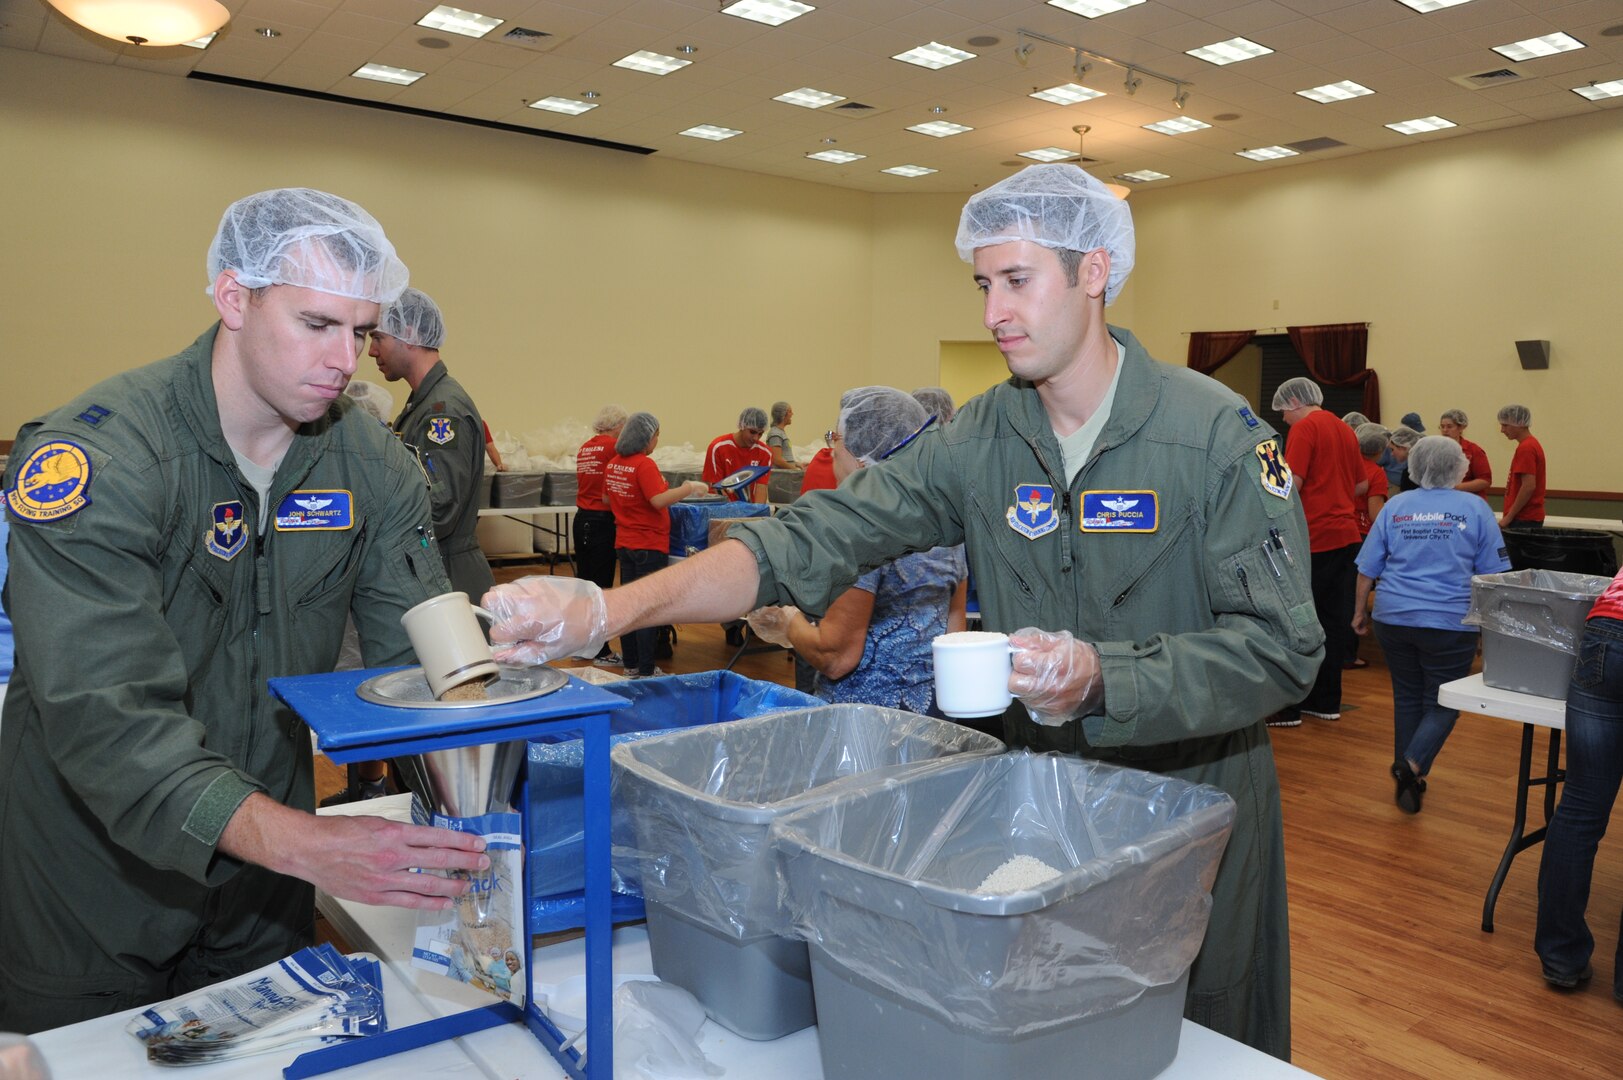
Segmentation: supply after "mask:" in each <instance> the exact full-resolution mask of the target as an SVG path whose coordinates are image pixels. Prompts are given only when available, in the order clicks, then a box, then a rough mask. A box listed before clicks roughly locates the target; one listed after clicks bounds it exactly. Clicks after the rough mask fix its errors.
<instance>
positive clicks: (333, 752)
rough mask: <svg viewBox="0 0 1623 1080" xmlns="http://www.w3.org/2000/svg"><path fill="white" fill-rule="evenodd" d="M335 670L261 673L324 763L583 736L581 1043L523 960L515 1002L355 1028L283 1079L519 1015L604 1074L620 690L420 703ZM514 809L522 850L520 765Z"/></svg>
mask: <svg viewBox="0 0 1623 1080" xmlns="http://www.w3.org/2000/svg"><path fill="white" fill-rule="evenodd" d="M388 670H396V669H387V668H385V669H372V670H365V671H335V672H331V673H327V674H322V675H298V676H290V677H286V678H277V679H271V680H270V683H269V686H270V692H271V693H272V694H274V695H275V696H276V697H278V698H280V699H281V700H282V701H283V702H284V703H286V704H287V706H288V707H289V708H291V709H292V710H293V711H294V712H296V713H298V715H299V716H300V718H302V719H303V720H304V722H305V723H306V724H308V725H309V726H310V728H311V730H313V731H314V732H315V733H316V741H317V745H318V746H319V747H320V748H321V750H322V752H323V753H325V754H326V755H327V756H328V757H329V758H331V759H332V760H333V761H334V762H336V763H338V764H340V765H343V764H347V763H349V762H353V761H375V760H377V759H379V758H385V757H395V756H397V755H401V754H417V753H424V752H426V751H430V750H450V749H454V748H456V747H459V746H475V745H479V744H481V743H492V742H507V741H509V740H513V739H532V738H537V737H539V736H542V735H555V734H566V733H570V732H579V733H580V736H581V739H582V742H583V744H584V747H585V760H584V765H585V772H584V779H583V788H584V791H583V798H582V802H583V808H584V812H585V819H586V844H585V846H586V915H585V920H584V922H585V928H586V1032H585V1035H586V1042H585V1047H586V1050H585V1052H582V1051H579V1050H576V1049H575V1048H574V1047H572V1046H571V1047H568V1048H566V1047H565V1045H564V1044H565V1042H567V1041H568V1040H566V1039H564V1038H563V1035H562V1033H561V1032H559V1031H558V1029H557V1028H556V1027H555V1026H553V1024H552V1023H551V1022H550V1021H549V1020H547V1018H546V1017H545V1016H543V1015H542V1013H541V1010H540V1009H539V1008H538V1007H537V1006H536V1004H535V984H534V973H533V971H532V968H533V967H534V965H533V964H526V965H525V967H524V1002H525V1007H524V1010H523V1012H522V1013H521V1012H520V1010H519V1009H518V1008H517V1007H516V1006H514V1005H511V1004H509V1003H507V1002H493V1003H491V1004H490V1005H487V1006H484V1007H482V1008H477V1009H470V1010H468V1011H467V1012H462V1013H456V1014H453V1015H451V1016H443V1017H437V1018H436V1019H433V1020H427V1021H424V1022H423V1023H420V1024H413V1025H411V1026H409V1027H404V1028H397V1029H395V1030H392V1031H388V1032H385V1033H383V1034H381V1035H374V1036H372V1037H370V1038H365V1039H353V1040H349V1041H347V1042H344V1043H340V1044H337V1045H333V1046H326V1047H322V1048H321V1049H319V1050H312V1051H310V1052H308V1053H305V1054H301V1055H299V1057H298V1058H297V1059H295V1060H294V1062H293V1063H292V1064H291V1065H289V1066H288V1067H287V1068H286V1069H284V1070H283V1071H282V1075H283V1076H284V1077H287V1078H288V1080H300V1078H303V1077H310V1076H319V1075H321V1074H323V1073H328V1072H332V1071H333V1070H334V1069H342V1068H346V1067H348V1066H350V1065H357V1064H360V1063H361V1062H365V1061H372V1060H374V1059H376V1058H380V1057H386V1056H388V1055H390V1054H397V1053H400V1052H401V1051H404V1050H414V1049H416V1048H418V1047H421V1046H427V1045H430V1044H432V1043H436V1042H441V1041H443V1040H445V1039H454V1038H456V1037H458V1036H460V1035H467V1034H471V1033H473V1032H476V1031H483V1030H485V1029H486V1028H491V1027H496V1026H497V1025H500V1024H506V1023H513V1022H515V1021H522V1022H523V1023H524V1024H525V1025H526V1026H527V1027H528V1028H529V1029H530V1031H531V1032H532V1033H533V1034H534V1035H535V1037H536V1039H537V1040H538V1041H539V1042H540V1043H541V1044H542V1045H543V1046H545V1047H546V1048H547V1050H548V1052H550V1053H551V1054H552V1056H553V1057H554V1058H556V1059H557V1061H558V1064H559V1065H561V1066H562V1067H563V1070H564V1072H565V1073H567V1074H568V1075H569V1076H571V1077H574V1078H575V1080H613V1077H614V1045H613V1038H614V1018H613V1014H612V1011H611V1010H612V1009H613V997H612V991H613V985H614V979H613V967H612V963H611V955H610V951H609V944H610V942H609V935H610V933H611V931H612V929H613V924H612V922H611V921H610V896H611V893H610V886H609V863H610V855H609V713H611V712H613V711H614V710H616V709H624V708H628V707H629V706H630V704H631V702H629V701H628V700H626V699H625V698H622V697H620V696H618V695H615V694H611V693H609V692H608V691H606V690H602V689H600V688H598V687H595V686H591V685H589V684H587V683H584V682H581V681H580V680H578V679H571V680H570V681H569V684H568V685H567V686H565V687H563V688H562V689H560V690H558V691H556V692H554V693H552V694H548V695H546V696H545V697H539V698H532V699H530V700H528V701H520V702H512V703H501V702H498V703H496V704H493V705H481V706H477V707H473V708H466V709H423V708H410V707H406V706H389V705H377V704H373V703H372V702H369V701H364V700H362V699H361V698H360V697H359V696H358V695H357V694H356V692H355V691H356V688H357V687H359V686H360V684H361V683H363V682H365V681H366V680H367V679H370V678H372V677H373V676H375V675H379V674H382V673H383V672H384V671H388ZM520 776H521V780H520V786H519V802H520V807H519V809H520V814H521V816H522V818H523V821H524V849H525V850H526V851H528V850H529V847H530V836H529V831H530V829H529V814H528V804H529V784H528V781H527V779H524V778H523V773H522V772H521V774H520ZM532 924H533V918H532V915H531V905H530V904H529V903H525V904H524V931H525V937H526V940H529V939H533V937H534V935H535V928H534V926H533V925H532Z"/></svg>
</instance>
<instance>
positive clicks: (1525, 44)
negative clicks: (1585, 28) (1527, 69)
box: [1493, 32, 1584, 63]
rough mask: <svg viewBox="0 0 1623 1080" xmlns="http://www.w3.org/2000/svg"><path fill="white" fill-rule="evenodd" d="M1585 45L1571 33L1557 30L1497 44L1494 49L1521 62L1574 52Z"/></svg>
mask: <svg viewBox="0 0 1623 1080" xmlns="http://www.w3.org/2000/svg"><path fill="white" fill-rule="evenodd" d="M1583 47H1584V43H1583V42H1581V41H1579V40H1578V39H1577V38H1575V37H1573V36H1572V35H1571V34H1563V33H1559V32H1557V33H1554V34H1545V35H1544V36H1543V37H1536V38H1528V39H1527V40H1526V41H1513V42H1511V43H1510V44H1509V45H1495V46H1494V47H1493V51H1494V52H1496V53H1498V54H1499V55H1500V56H1504V57H1508V58H1509V59H1511V60H1514V61H1516V62H1517V63H1521V62H1522V61H1523V60H1536V59H1538V58H1539V57H1541V56H1554V55H1555V54H1556V53H1564V52H1572V51H1573V50H1575V49H1581V48H1583Z"/></svg>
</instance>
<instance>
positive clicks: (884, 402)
mask: <svg viewBox="0 0 1623 1080" xmlns="http://www.w3.org/2000/svg"><path fill="white" fill-rule="evenodd" d="M929 418H930V414H929V413H927V412H925V411H924V406H923V405H920V404H919V403H918V402H917V401H914V400H913V397H912V395H910V394H904V393H902V392H901V391H900V390H898V389H896V388H895V387H893V386H859V387H857V388H856V389H855V390H847V391H846V392H845V393H843V394H841V395H840V418H839V420H838V421H837V422H836V425H835V428H834V430H836V431H838V432H839V433H840V438H841V439H842V440H844V442H845V449H846V450H847V451H849V452H850V453H851V454H852V455H853V456H855V457H856V459H857V460H858V461H860V462H862V463H863V464H864V465H872V464H873V463H874V462H876V461H878V460H879V459H880V458H882V457H884V456H885V455H886V454H888V453H890V452H891V451H892V450H895V449H896V448H897V447H898V446H900V445H901V444H902V443H903V442H904V441H906V439H907V438H908V437H909V436H910V435H913V434H915V433H916V432H917V431H918V430H919V428H921V427H923V426H924V422H925V421H926V420H928V419H929Z"/></svg>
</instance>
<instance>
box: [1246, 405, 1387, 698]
mask: <svg viewBox="0 0 1623 1080" xmlns="http://www.w3.org/2000/svg"><path fill="white" fill-rule="evenodd" d="M1273 404H1274V410H1275V411H1276V412H1278V413H1279V414H1280V415H1281V416H1282V417H1283V418H1284V420H1285V423H1287V424H1289V425H1290V435H1289V437H1288V438H1287V439H1286V440H1285V463H1286V464H1287V465H1289V466H1290V471H1291V482H1292V483H1293V484H1294V485H1295V487H1296V490H1297V491H1299V492H1300V493H1301V496H1302V510H1303V512H1304V513H1306V515H1307V539H1308V546H1309V547H1310V548H1311V549H1312V557H1313V563H1312V578H1313V607H1314V609H1315V610H1316V611H1317V612H1318V614H1319V624H1320V625H1321V626H1323V627H1324V662H1323V663H1322V664H1320V665H1319V675H1318V678H1317V679H1315V680H1314V682H1313V689H1312V690H1310V691H1308V695H1307V697H1305V698H1303V699H1302V700H1301V702H1300V703H1298V704H1297V706H1296V707H1295V708H1293V709H1286V710H1284V711H1282V712H1280V713H1279V714H1278V715H1277V716H1276V717H1275V718H1274V719H1273V720H1270V721H1269V724H1270V725H1271V726H1274V727H1296V726H1298V725H1299V724H1301V722H1302V717H1301V714H1302V713H1306V714H1307V715H1308V716H1317V717H1319V718H1320V719H1323V720H1339V719H1341V668H1342V665H1343V664H1345V663H1346V661H1347V659H1348V658H1349V657H1351V656H1352V655H1353V649H1352V644H1353V643H1352V638H1353V636H1354V635H1353V631H1352V619H1353V597H1354V594H1355V593H1356V592H1357V589H1358V566H1357V563H1356V562H1355V560H1356V559H1357V557H1358V544H1359V540H1360V537H1359V535H1358V511H1357V509H1356V508H1355V507H1354V505H1353V494H1354V489H1355V488H1357V487H1358V484H1359V482H1360V481H1361V480H1363V478H1364V459H1363V455H1362V454H1361V453H1360V452H1359V449H1358V437H1357V436H1356V435H1354V434H1353V430H1352V428H1350V427H1348V426H1347V425H1346V424H1344V423H1342V422H1341V420H1340V419H1338V418H1337V417H1336V416H1335V415H1334V414H1333V413H1327V412H1325V411H1324V410H1323V409H1322V408H1320V406H1321V405H1323V404H1324V391H1323V390H1321V389H1319V386H1318V384H1317V383H1315V382H1314V381H1313V380H1312V379H1305V378H1295V379H1287V380H1286V381H1285V382H1284V383H1282V384H1281V385H1280V387H1279V389H1278V390H1276V391H1274V402H1273ZM1266 539H1267V538H1266V537H1259V538H1258V541H1259V543H1260V542H1262V541H1264V540H1266ZM1276 558H1277V556H1276Z"/></svg>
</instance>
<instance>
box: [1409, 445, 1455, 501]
mask: <svg viewBox="0 0 1623 1080" xmlns="http://www.w3.org/2000/svg"><path fill="white" fill-rule="evenodd" d="M1467 464H1468V463H1467V462H1466V460H1465V450H1464V449H1463V448H1461V446H1460V444H1459V443H1457V442H1455V441H1454V440H1453V439H1450V438H1449V437H1448V436H1447V435H1426V436H1423V437H1422V438H1421V439H1420V441H1419V442H1417V443H1415V444H1414V449H1412V450H1410V451H1409V475H1410V476H1411V477H1413V478H1414V482H1415V483H1417V484H1419V485H1420V486H1421V487H1423V488H1451V487H1453V486H1454V485H1456V484H1458V483H1459V482H1460V481H1461V480H1464V479H1465V472H1466V468H1467Z"/></svg>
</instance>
